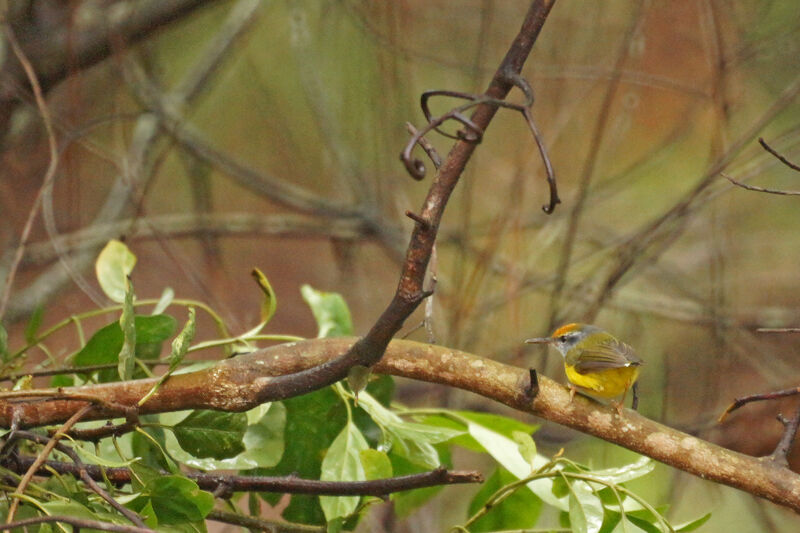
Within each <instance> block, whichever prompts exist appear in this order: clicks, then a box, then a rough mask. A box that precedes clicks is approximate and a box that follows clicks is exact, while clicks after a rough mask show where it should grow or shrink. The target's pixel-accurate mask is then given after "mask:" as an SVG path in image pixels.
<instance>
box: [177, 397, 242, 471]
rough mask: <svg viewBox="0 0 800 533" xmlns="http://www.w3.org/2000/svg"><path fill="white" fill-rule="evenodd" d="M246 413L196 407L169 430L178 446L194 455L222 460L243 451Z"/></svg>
mask: <svg viewBox="0 0 800 533" xmlns="http://www.w3.org/2000/svg"><path fill="white" fill-rule="evenodd" d="M246 430H247V415H245V414H244V413H223V412H220V411H208V410H202V409H199V410H197V411H192V413H191V414H190V415H189V416H187V417H186V418H184V419H183V420H181V421H180V422H179V423H178V424H176V425H175V426H174V427H173V428H172V431H173V433H174V434H175V437H176V438H177V439H178V442H179V443H180V445H181V448H183V449H184V450H186V451H187V452H189V453H190V454H192V455H194V456H195V457H213V458H215V459H225V458H226V457H233V456H234V455H236V454H238V453H241V452H242V451H244V444H243V443H242V440H243V439H244V434H245V431H246Z"/></svg>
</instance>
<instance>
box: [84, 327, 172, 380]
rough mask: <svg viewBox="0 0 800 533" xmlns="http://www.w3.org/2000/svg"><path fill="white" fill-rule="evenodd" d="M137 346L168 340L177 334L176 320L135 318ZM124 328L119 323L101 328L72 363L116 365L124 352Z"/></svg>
mask: <svg viewBox="0 0 800 533" xmlns="http://www.w3.org/2000/svg"><path fill="white" fill-rule="evenodd" d="M133 322H134V327H135V328H136V341H137V344H155V343H160V342H163V341H164V340H166V339H168V338H169V337H170V336H172V334H173V333H174V332H175V326H176V323H175V319H174V318H172V317H171V316H169V315H155V316H144V315H137V316H136V317H134V320H133ZM122 342H123V338H122V328H120V325H119V321H118V320H115V321H114V322H112V323H111V324H108V325H107V326H105V327H103V328H100V329H99V330H97V331H96V332H95V333H94V335H92V337H91V338H90V339H89V341H88V342H87V343H86V345H85V346H84V347H83V348H82V349H81V350H80V351H79V352H78V353H77V354H75V357H74V358H73V360H72V362H73V364H74V365H75V366H78V367H80V366H91V365H102V364H108V363H116V362H117V358H118V354H119V352H120V350H122Z"/></svg>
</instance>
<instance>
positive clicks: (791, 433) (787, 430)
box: [769, 406, 800, 467]
mask: <svg viewBox="0 0 800 533" xmlns="http://www.w3.org/2000/svg"><path fill="white" fill-rule="evenodd" d="M779 420H780V422H781V423H782V424H783V426H784V427H783V435H782V436H781V440H780V441H778V445H777V446H775V450H774V451H773V452H772V453H771V454H770V455H769V458H770V459H771V460H773V461H775V462H776V463H777V464H779V465H780V466H783V467H788V466H789V461H788V459H787V457H788V456H789V452H790V451H792V446H793V445H794V441H795V438H797V428H798V426H800V406H798V408H797V412H795V414H794V416H793V417H792V418H791V419H789V420H784V419H783V417H781V418H779Z"/></svg>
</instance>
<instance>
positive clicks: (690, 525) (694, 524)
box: [675, 513, 711, 531]
mask: <svg viewBox="0 0 800 533" xmlns="http://www.w3.org/2000/svg"><path fill="white" fill-rule="evenodd" d="M710 518H711V513H708V514H704V515H703V516H701V517H700V518H696V519H694V520H691V521H689V522H686V523H685V524H681V525H679V526H675V531H694V530H695V529H697V528H699V527H700V526H702V525H703V524H705V523H706V522H708V520H709V519H710Z"/></svg>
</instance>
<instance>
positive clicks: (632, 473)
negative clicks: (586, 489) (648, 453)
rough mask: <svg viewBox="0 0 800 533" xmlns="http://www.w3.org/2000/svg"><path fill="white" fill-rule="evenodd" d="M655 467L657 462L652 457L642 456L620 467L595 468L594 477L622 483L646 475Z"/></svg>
mask: <svg viewBox="0 0 800 533" xmlns="http://www.w3.org/2000/svg"><path fill="white" fill-rule="evenodd" d="M655 467H656V464H655V462H654V461H653V460H652V459H650V458H649V457H644V456H642V457H640V458H639V459H638V460H637V461H636V462H634V463H630V464H627V465H623V466H620V467H618V468H608V469H605V470H593V471H592V477H596V478H598V479H602V480H603V481H607V482H609V483H615V484H620V483H625V482H627V481H630V480H632V479H636V478H640V477H642V476H645V475H647V474H649V473H650V472H652V471H653V469H654V468H655Z"/></svg>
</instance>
